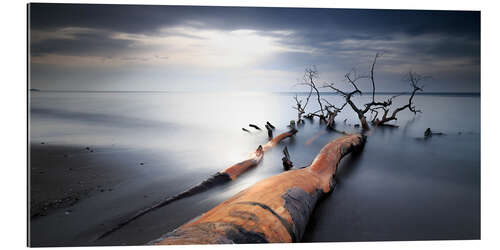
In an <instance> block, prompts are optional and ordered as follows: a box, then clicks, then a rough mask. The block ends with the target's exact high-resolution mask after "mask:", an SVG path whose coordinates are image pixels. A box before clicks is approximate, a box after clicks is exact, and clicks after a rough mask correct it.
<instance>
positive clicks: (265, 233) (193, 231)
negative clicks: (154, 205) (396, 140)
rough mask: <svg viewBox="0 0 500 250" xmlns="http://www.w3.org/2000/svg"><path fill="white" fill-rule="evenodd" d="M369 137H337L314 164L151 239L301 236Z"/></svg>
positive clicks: (237, 239)
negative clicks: (346, 161)
mask: <svg viewBox="0 0 500 250" xmlns="http://www.w3.org/2000/svg"><path fill="white" fill-rule="evenodd" d="M364 141H365V137H364V136H363V135H360V134H354V135H347V136H344V137H341V138H339V139H336V140H334V141H332V142H330V143H329V144H327V145H326V146H325V147H323V149H322V150H321V151H320V153H319V154H318V155H317V156H316V158H315V159H314V161H313V162H312V164H311V165H310V166H309V167H307V168H303V169H297V170H291V171H287V172H284V173H281V174H279V175H276V176H273V177H270V178H267V179H265V180H262V181H260V182H258V183H256V184H255V185H253V186H251V187H250V188H248V189H246V190H243V191H242V192H240V193H238V194H236V195H235V196H233V197H232V198H230V199H228V200H226V201H224V202H222V203H221V204H219V205H218V206H216V207H214V208H213V209H211V210H209V211H208V212H206V213H205V214H203V215H201V216H200V217H199V218H197V219H195V220H192V221H190V222H188V223H186V224H184V225H182V226H181V227H179V228H177V229H176V230H174V231H173V232H170V233H168V234H166V235H164V236H163V237H161V238H160V239H158V240H155V241H153V242H151V244H173V245H177V244H219V243H266V242H297V241H300V240H301V238H302V235H303V234H304V230H305V228H306V225H307V222H308V220H309V216H310V214H311V212H312V210H313V209H314V206H315V204H316V202H317V200H318V198H319V197H320V196H321V195H323V194H324V193H328V192H330V191H331V190H332V188H333V185H334V182H333V177H334V176H335V173H336V171H337V166H338V163H339V162H340V160H341V159H342V157H344V156H345V155H347V154H349V153H350V152H352V151H353V150H355V149H359V148H361V147H362V145H363V144H364Z"/></svg>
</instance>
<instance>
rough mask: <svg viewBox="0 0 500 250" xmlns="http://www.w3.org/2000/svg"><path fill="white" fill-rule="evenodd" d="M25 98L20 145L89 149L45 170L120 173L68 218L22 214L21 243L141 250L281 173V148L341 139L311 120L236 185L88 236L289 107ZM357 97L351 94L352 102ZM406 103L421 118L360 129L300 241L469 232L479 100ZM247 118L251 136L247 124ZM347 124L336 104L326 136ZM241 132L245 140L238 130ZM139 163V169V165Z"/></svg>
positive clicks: (227, 96)
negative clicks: (25, 233) (26, 239)
mask: <svg viewBox="0 0 500 250" xmlns="http://www.w3.org/2000/svg"><path fill="white" fill-rule="evenodd" d="M30 95H31V96H30V130H29V132H30V141H31V145H32V151H34V148H33V145H39V146H42V145H40V144H41V143H43V146H46V147H48V146H57V147H62V148H76V149H81V151H84V150H83V149H84V148H85V147H88V146H90V147H92V148H95V150H96V152H95V154H86V155H84V154H83V153H82V154H76V153H75V154H72V155H70V156H71V157H69V158H67V159H66V158H65V159H62V158H61V161H58V163H61V162H63V160H64V164H65V165H66V164H67V165H68V166H69V165H71V164H76V163H78V164H83V165H84V166H87V165H88V166H89V167H93V168H95V169H98V170H100V169H102V171H103V172H106V171H108V172H109V171H115V172H119V173H120V176H125V177H120V178H118V177H117V178H116V179H113V180H112V183H113V192H102V193H99V192H97V193H96V194H95V195H92V196H90V197H88V198H86V199H83V200H81V201H79V202H78V203H76V204H75V205H74V206H73V207H72V210H71V214H68V212H67V210H64V209H60V210H59V211H56V212H54V213H52V214H49V215H48V216H44V217H40V218H36V219H32V220H31V223H30V227H31V229H30V234H31V235H30V237H31V244H32V245H33V246H57V245H111V244H112V245H122V244H123V245H135V244H144V243H146V242H148V241H150V240H154V239H155V238H157V237H159V236H161V235H162V234H164V233H166V232H168V231H171V230H173V229H175V228H176V227H178V226H180V225H181V224H183V223H185V222H187V221H188V220H190V219H191V218H193V217H195V216H197V215H199V214H201V213H203V212H205V211H207V210H208V209H210V208H211V207H213V206H215V205H216V204H218V203H220V202H221V201H223V200H225V199H227V198H229V197H231V196H232V195H234V194H236V193H237V192H239V191H241V190H243V189H244V188H246V187H248V186H250V185H252V184H254V183H255V182H257V181H259V180H262V179H264V178H266V177H269V176H272V175H275V174H278V173H281V172H282V171H283V170H282V165H281V157H282V153H281V149H282V147H283V146H285V145H286V146H288V150H289V151H290V154H291V157H292V161H293V163H294V165H295V166H296V167H302V166H307V165H308V164H309V163H310V162H311V161H312V160H313V158H314V157H315V155H316V154H317V153H318V152H319V150H320V149H321V148H322V147H323V146H324V145H325V144H326V143H328V142H329V141H331V140H332V139H335V138H337V137H339V136H341V135H340V134H339V133H335V132H331V131H330V132H329V131H327V130H326V129H325V128H324V125H323V124H321V123H319V122H318V120H314V121H312V122H311V121H307V122H306V124H305V125H304V126H303V127H301V128H300V129H299V132H298V133H297V135H296V136H295V137H294V138H290V139H286V140H284V141H283V142H282V143H281V144H280V145H279V146H278V147H277V148H275V149H273V150H272V151H270V152H268V153H266V154H265V157H264V160H263V162H262V163H261V164H260V165H259V166H258V167H257V168H255V169H252V170H251V171H249V172H248V173H246V174H244V175H242V176H241V177H240V178H239V179H238V180H236V181H234V182H232V183H229V184H227V185H224V186H220V187H217V188H215V189H213V190H210V191H207V192H205V193H202V194H199V195H196V196H193V197H190V198H187V199H184V200H181V201H178V202H174V203H172V204H170V205H168V206H166V207H164V208H161V209H159V210H156V211H154V212H152V213H150V214H148V215H146V216H144V217H142V218H140V219H138V220H137V221H134V222H132V223H131V224H129V225H127V226H126V227H124V228H122V229H120V230H119V231H117V232H115V233H113V234H112V235H110V236H109V237H107V238H104V239H102V240H98V241H96V240H95V238H96V236H97V235H99V233H101V232H103V231H105V230H106V229H107V228H109V226H110V225H113V224H114V223H116V222H117V221H119V220H120V218H122V217H123V216H125V215H127V214H130V213H133V212H134V211H136V210H137V209H140V208H143V207H145V206H148V205H151V204H152V203H153V202H154V201H157V200H159V199H161V198H163V197H168V196H170V195H173V194H176V193H178V192H180V191H182V190H184V189H186V188H188V187H190V186H192V185H194V184H197V183H199V182H201V181H202V180H203V179H205V178H207V177H208V176H210V175H211V174H214V173H216V172H217V171H221V170H223V169H225V168H226V167H228V166H230V165H232V164H234V163H237V162H239V161H242V160H244V159H245V158H246V157H247V155H248V153H250V152H252V151H253V150H255V149H256V148H257V147H258V145H260V144H264V143H266V141H267V133H266V132H265V129H264V124H265V122H266V121H269V122H271V123H272V124H274V125H275V126H276V131H275V134H277V133H281V132H284V131H286V130H287V127H286V126H287V125H288V124H289V122H290V120H292V119H296V116H297V114H296V111H295V110H294V109H292V106H294V105H295V101H294V100H293V98H292V97H293V96H292V95H291V94H273V93H133V92H125V93H95V92H94V93H92V92H31V93H30ZM325 97H326V98H327V99H328V100H329V101H330V102H332V103H337V104H340V102H341V101H342V99H341V97H340V96H335V95H329V96H325ZM303 98H304V97H303ZM368 98H369V97H365V96H362V97H357V102H358V103H362V102H363V101H365V100H368ZM376 98H379V99H384V98H387V96H384V95H377V96H376ZM415 99H416V100H415V101H416V104H417V108H418V109H420V110H422V113H421V114H418V115H416V116H415V115H413V113H411V112H408V111H407V110H406V111H403V112H401V113H400V115H399V116H398V117H399V118H398V120H397V121H396V122H395V124H396V125H398V126H399V128H377V129H375V130H373V131H372V132H371V134H370V136H369V137H368V140H367V144H366V146H365V148H364V150H363V151H362V153H360V154H359V155H355V156H349V157H346V158H345V159H344V160H343V161H342V163H341V165H340V172H339V174H338V177H337V181H338V184H337V186H336V189H335V190H334V192H333V193H331V194H329V195H326V196H325V197H324V198H323V199H321V200H320V201H319V203H318V204H317V206H316V209H315V210H314V213H313V215H312V217H311V220H310V222H309V225H308V229H307V230H306V234H305V236H304V238H303V241H305V242H328V241H330V242H331V241H372V240H431V239H478V238H479V236H480V234H479V233H480V232H479V231H480V114H479V113H480V106H479V105H480V98H479V97H478V96H453V95H451V96H450V95H447V96H439V95H419V96H416V98H415ZM404 102H407V96H401V97H399V98H398V99H397V101H396V103H397V104H398V105H402V104H403V103H404ZM309 105H310V106H309V107H308V108H310V111H315V110H316V109H317V105H316V103H314V100H313V99H311V101H310V104H309ZM345 119H346V120H345ZM344 120H345V122H344ZM249 123H253V124H257V125H258V126H260V127H261V128H263V129H264V130H263V131H256V130H254V129H251V128H249V127H248V124H249ZM357 123H358V122H357V120H356V118H355V116H354V113H353V112H352V111H351V110H350V108H349V107H346V108H345V109H344V111H343V112H342V113H341V114H340V115H339V116H338V118H337V129H338V130H343V131H347V132H356V131H358V128H356V127H354V124H357ZM243 127H245V128H247V129H249V130H251V131H252V133H246V132H244V131H242V129H241V128H243ZM428 127H430V128H431V129H432V130H433V131H438V132H442V133H445V135H443V136H434V137H432V138H430V139H427V140H425V139H423V134H424V131H425V129H426V128H428ZM75 152H76V151H75ZM78 152H80V151H78ZM31 153H32V155H33V153H34V152H31ZM37 159H39V158H37ZM55 159H56V160H57V159H59V158H55ZM82 161H83V163H82ZM138 162H143V163H145V165H143V166H142V165H141V166H138ZM40 164H42V165H43V164H48V163H46V162H42V161H38V162H37V161H36V159H33V158H32V159H31V168H32V169H33V168H34V167H38V166H40ZM48 167H49V168H50V166H48ZM98 172H100V171H98ZM113 173H114V172H113ZM97 174H98V173H96V175H97ZM32 175H33V170H32ZM58 178H65V177H64V175H61V177H58ZM110 183H111V182H110ZM95 185H97V183H96V184H95ZM60 188H62V189H64V188H65V187H64V185H62V186H61V187H60ZM35 191H36V192H37V193H34V192H35ZM35 191H33V190H32V195H41V194H43V192H49V191H48V190H44V188H43V187H41V189H40V190H35ZM65 211H66V212H65Z"/></svg>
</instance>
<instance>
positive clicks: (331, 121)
mask: <svg viewBox="0 0 500 250" xmlns="http://www.w3.org/2000/svg"><path fill="white" fill-rule="evenodd" d="M322 100H323V101H324V102H325V103H326V104H325V110H326V112H327V113H328V115H327V117H328V119H327V121H326V126H327V127H329V128H333V127H334V125H335V117H337V115H338V114H339V113H340V111H342V109H344V107H345V106H346V105H347V102H345V103H344V104H343V105H342V106H340V108H338V107H336V106H335V105H333V104H331V103H330V102H328V101H327V100H326V99H322Z"/></svg>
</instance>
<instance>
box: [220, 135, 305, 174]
mask: <svg viewBox="0 0 500 250" xmlns="http://www.w3.org/2000/svg"><path fill="white" fill-rule="evenodd" d="M295 133H297V130H296V129H292V130H290V131H288V132H285V133H282V134H280V135H278V136H275V137H274V138H273V139H272V140H270V141H269V142H267V143H266V144H264V146H259V147H258V148H257V150H255V152H252V153H251V154H250V155H249V156H248V159H247V160H244V161H242V162H239V163H236V164H234V165H232V166H230V167H228V168H226V169H224V170H223V171H221V173H222V174H227V175H229V177H230V178H231V180H234V179H236V178H237V177H238V176H239V175H240V174H242V173H244V172H246V171H247V170H248V169H250V168H252V167H255V166H257V165H258V164H259V163H260V162H261V160H262V157H263V156H264V152H266V151H269V150H270V149H271V148H273V147H274V146H276V144H278V143H279V142H280V141H282V140H283V139H285V138H287V137H290V136H293V135H294V134H295Z"/></svg>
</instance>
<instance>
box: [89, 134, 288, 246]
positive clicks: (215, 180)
mask: <svg viewBox="0 0 500 250" xmlns="http://www.w3.org/2000/svg"><path fill="white" fill-rule="evenodd" d="M295 133H297V130H296V129H292V130H290V131H288V132H285V133H282V134H280V135H278V136H276V137H274V138H273V139H272V140H270V141H269V142H267V143H266V144H264V146H259V147H258V148H257V150H255V152H252V153H251V154H250V156H249V158H248V159H247V160H244V161H242V162H239V163H237V164H234V165H232V166H230V167H228V168H226V169H225V170H223V171H221V172H218V173H216V174H214V175H212V176H211V177H210V178H208V179H206V180H204V181H203V182H201V183H200V184H198V185H196V186H193V187H191V188H189V189H188V190H186V191H184V192H181V193H179V194H177V195H174V196H170V197H168V198H166V199H164V200H162V201H160V202H157V203H155V204H153V205H152V206H151V207H147V208H144V209H142V210H140V211H138V212H136V213H135V214H132V215H131V216H128V217H126V219H125V220H123V221H122V222H120V223H118V224H117V225H116V226H114V227H113V228H111V229H109V230H108V231H106V232H104V233H103V234H101V235H100V236H99V237H98V238H97V240H99V239H102V238H104V237H106V236H108V235H110V234H111V233H113V232H115V231H116V230H118V229H120V228H122V227H123V226H125V225H127V224H129V223H130V222H132V221H134V220H136V219H137V218H139V217H141V216H143V215H145V214H147V213H149V212H151V211H153V210H155V209H158V208H160V207H163V206H166V205H168V204H170V203H172V202H174V201H177V200H180V199H183V198H187V197H190V196H193V195H195V194H199V193H201V192H204V191H206V190H208V189H210V188H212V187H215V186H218V185H221V184H224V183H227V182H229V181H232V180H234V179H236V178H237V177H238V176H239V175H241V174H242V173H244V172H246V171H247V170H249V169H250V168H253V167H255V166H257V165H258V164H259V163H260V162H261V160H262V157H263V156H264V152H266V151H268V150H270V149H271V148H273V147H274V146H275V145H276V144H278V143H279V142H280V141H282V140H283V139H285V138H287V137H290V136H293V135H294V134H295Z"/></svg>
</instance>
